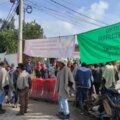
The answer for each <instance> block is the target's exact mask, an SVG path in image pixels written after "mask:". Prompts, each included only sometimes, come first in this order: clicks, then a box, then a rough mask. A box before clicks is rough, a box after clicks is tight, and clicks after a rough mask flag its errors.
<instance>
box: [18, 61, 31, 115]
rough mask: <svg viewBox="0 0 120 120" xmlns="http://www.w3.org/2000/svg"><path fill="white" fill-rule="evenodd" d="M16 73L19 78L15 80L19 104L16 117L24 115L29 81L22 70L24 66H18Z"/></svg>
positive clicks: (26, 74) (20, 64)
mask: <svg viewBox="0 0 120 120" xmlns="http://www.w3.org/2000/svg"><path fill="white" fill-rule="evenodd" d="M17 68H18V72H19V76H18V79H17V89H18V96H19V103H20V111H19V113H18V114H17V115H24V113H26V112H27V108H28V98H29V97H28V94H29V88H30V84H29V81H30V80H29V79H30V75H29V73H28V72H26V71H25V70H24V69H25V68H24V64H23V63H19V64H18V67H17Z"/></svg>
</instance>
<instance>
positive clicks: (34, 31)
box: [23, 21, 44, 39]
mask: <svg viewBox="0 0 120 120" xmlns="http://www.w3.org/2000/svg"><path fill="white" fill-rule="evenodd" d="M23 36H24V39H38V38H43V36H44V33H43V28H41V26H40V25H39V24H38V23H36V21H32V22H30V23H24V29H23Z"/></svg>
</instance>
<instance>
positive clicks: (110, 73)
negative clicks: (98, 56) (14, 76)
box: [103, 62, 115, 88]
mask: <svg viewBox="0 0 120 120" xmlns="http://www.w3.org/2000/svg"><path fill="white" fill-rule="evenodd" d="M103 78H104V79H105V80H106V84H105V87H106V88H110V87H112V86H113V85H114V84H115V70H114V66H113V65H112V63H111V62H108V63H106V66H105V69H104V72H103Z"/></svg>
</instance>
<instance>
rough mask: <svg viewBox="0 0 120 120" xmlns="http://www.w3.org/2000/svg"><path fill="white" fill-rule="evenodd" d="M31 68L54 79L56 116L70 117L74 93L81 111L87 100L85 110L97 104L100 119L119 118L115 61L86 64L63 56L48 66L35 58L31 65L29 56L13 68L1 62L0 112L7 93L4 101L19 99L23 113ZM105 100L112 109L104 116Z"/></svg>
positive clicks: (118, 71) (119, 77)
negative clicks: (56, 100)
mask: <svg viewBox="0 0 120 120" xmlns="http://www.w3.org/2000/svg"><path fill="white" fill-rule="evenodd" d="M33 71H35V76H36V77H37V78H43V79H46V78H56V79H57V81H56V86H55V92H57V93H58V102H59V111H58V113H57V114H56V115H57V116H58V117H59V118H61V119H69V118H70V110H69V104H68V97H69V96H70V95H72V94H74V96H75V102H76V103H78V106H79V109H80V114H84V111H85V110H86V105H88V104H87V102H88V101H89V102H88V103H89V104H90V105H89V107H88V106H87V110H88V111H91V110H93V108H94V107H95V106H98V109H97V110H98V112H99V118H100V120H107V119H108V120H110V119H111V117H112V118H115V119H114V120H119V119H120V112H119V111H120V94H119V89H120V87H118V88H117V90H116V87H115V86H116V84H117V83H118V82H119V80H120V67H119V66H116V65H115V64H114V62H108V63H105V64H94V65H87V64H86V63H81V64H80V63H78V62H76V61H68V60H67V59H62V58H61V59H57V60H55V61H54V62H53V63H52V64H50V65H46V64H43V63H41V62H39V61H38V62H37V64H35V65H34V66H33V65H32V64H31V60H30V59H28V60H27V63H25V64H23V63H20V64H18V66H17V68H16V69H15V67H14V65H13V64H12V65H11V66H5V64H4V62H0V114H2V113H5V110H4V109H3V108H2V103H3V101H4V100H5V97H6V96H7V101H6V103H10V102H12V103H13V104H14V107H16V104H17V101H18V98H19V103H20V111H19V113H18V114H17V115H24V114H25V113H26V112H27V108H28V98H29V90H30V89H31V84H32V82H31V74H32V73H33ZM101 96H102V98H101ZM103 96H104V97H103ZM98 98H99V100H98ZM96 100H97V102H96ZM105 100H106V101H107V104H108V105H109V108H111V109H112V110H114V113H112V115H111V117H110V116H107V114H108V113H107V112H106V109H105V105H106V102H105V103H104V101H105ZM98 101H101V102H98ZM98 103H99V104H98ZM106 116H107V117H106Z"/></svg>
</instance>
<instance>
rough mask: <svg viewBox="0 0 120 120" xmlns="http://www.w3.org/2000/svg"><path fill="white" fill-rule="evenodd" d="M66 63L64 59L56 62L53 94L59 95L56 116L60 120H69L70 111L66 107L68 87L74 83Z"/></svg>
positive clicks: (67, 106)
mask: <svg viewBox="0 0 120 120" xmlns="http://www.w3.org/2000/svg"><path fill="white" fill-rule="evenodd" d="M66 63H67V61H66V59H58V60H57V65H58V66H59V71H58V73H57V82H56V86H55V92H57V93H58V95H59V112H58V114H57V116H58V117H59V118H61V119H69V118H70V111H69V105H68V96H69V87H73V83H74V80H73V75H72V73H71V71H70V69H69V68H68V67H67V66H66V65H67V64H66ZM70 83H71V84H70Z"/></svg>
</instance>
